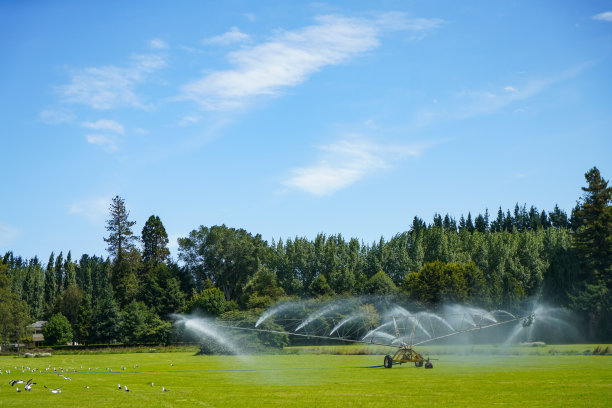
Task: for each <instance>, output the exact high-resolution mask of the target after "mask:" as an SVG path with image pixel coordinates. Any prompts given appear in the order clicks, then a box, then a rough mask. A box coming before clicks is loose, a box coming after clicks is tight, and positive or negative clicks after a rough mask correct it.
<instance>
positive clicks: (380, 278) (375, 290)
mask: <svg viewBox="0 0 612 408" xmlns="http://www.w3.org/2000/svg"><path fill="white" fill-rule="evenodd" d="M365 291H366V293H370V294H372V295H392V294H394V293H395V292H397V287H396V286H395V283H393V280H392V279H391V278H390V277H389V275H387V274H386V273H385V272H384V271H378V272H377V273H376V274H374V275H373V276H372V277H371V278H370V279H368V282H367V283H366V287H365Z"/></svg>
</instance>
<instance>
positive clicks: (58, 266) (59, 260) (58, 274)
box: [54, 251, 65, 296]
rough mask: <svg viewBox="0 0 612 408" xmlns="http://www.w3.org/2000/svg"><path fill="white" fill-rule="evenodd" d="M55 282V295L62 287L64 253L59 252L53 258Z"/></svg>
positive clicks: (57, 294)
mask: <svg viewBox="0 0 612 408" xmlns="http://www.w3.org/2000/svg"><path fill="white" fill-rule="evenodd" d="M54 270H55V283H56V285H57V292H56V296H59V294H60V292H61V291H62V290H63V289H64V275H65V274H64V254H63V253H62V252H61V251H60V253H59V254H58V255H57V257H56V258H55V268H54Z"/></svg>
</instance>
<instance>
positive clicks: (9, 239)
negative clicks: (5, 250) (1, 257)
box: [0, 221, 21, 246]
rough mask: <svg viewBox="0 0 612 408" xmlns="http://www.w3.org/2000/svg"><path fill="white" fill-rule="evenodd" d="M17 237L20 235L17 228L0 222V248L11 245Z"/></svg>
mask: <svg viewBox="0 0 612 408" xmlns="http://www.w3.org/2000/svg"><path fill="white" fill-rule="evenodd" d="M19 235H21V230H20V229H19V228H16V227H13V226H11V225H8V224H5V223H3V222H2V221H0V246H8V245H10V244H12V243H13V242H14V241H15V239H16V238H17V237H19Z"/></svg>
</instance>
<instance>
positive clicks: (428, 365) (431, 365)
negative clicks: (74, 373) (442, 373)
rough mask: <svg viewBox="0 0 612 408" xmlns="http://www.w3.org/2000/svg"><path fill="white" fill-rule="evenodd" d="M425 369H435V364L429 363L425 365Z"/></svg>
mask: <svg viewBox="0 0 612 408" xmlns="http://www.w3.org/2000/svg"><path fill="white" fill-rule="evenodd" d="M425 368H433V364H432V363H431V362H429V361H428V362H426V363H425Z"/></svg>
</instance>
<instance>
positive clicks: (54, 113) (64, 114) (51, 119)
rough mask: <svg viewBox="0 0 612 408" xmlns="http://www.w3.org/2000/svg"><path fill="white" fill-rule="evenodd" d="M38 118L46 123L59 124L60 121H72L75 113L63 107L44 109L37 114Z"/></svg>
mask: <svg viewBox="0 0 612 408" xmlns="http://www.w3.org/2000/svg"><path fill="white" fill-rule="evenodd" d="M38 117H39V118H40V120H41V121H42V122H43V123H46V124H47V125H59V124H61V123H72V122H73V121H74V120H75V119H76V115H75V114H74V113H72V112H70V111H68V110H65V109H44V110H43V111H41V112H40V114H39V115H38Z"/></svg>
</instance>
